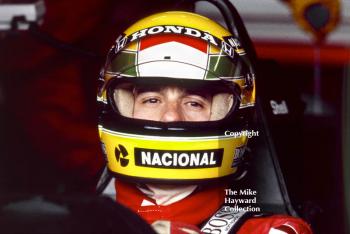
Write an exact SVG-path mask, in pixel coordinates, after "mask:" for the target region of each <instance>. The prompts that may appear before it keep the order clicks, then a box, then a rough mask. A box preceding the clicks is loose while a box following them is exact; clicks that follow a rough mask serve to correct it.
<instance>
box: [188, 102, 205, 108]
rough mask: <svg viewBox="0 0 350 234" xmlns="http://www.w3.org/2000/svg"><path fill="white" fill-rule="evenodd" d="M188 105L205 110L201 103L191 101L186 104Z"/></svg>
mask: <svg viewBox="0 0 350 234" xmlns="http://www.w3.org/2000/svg"><path fill="white" fill-rule="evenodd" d="M185 104H186V105H189V106H191V107H193V108H203V105H202V104H201V103H199V102H194V101H191V102H187V103H185Z"/></svg>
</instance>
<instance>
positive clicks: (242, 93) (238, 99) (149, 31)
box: [97, 11, 255, 184]
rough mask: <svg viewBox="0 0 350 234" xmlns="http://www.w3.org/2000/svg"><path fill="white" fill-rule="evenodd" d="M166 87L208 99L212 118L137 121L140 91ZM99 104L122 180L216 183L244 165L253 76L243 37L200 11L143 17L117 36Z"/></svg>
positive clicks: (111, 165)
mask: <svg viewBox="0 0 350 234" xmlns="http://www.w3.org/2000/svg"><path fill="white" fill-rule="evenodd" d="M162 85H177V86H181V87H185V88H186V89H191V90H202V91H203V90H204V91H205V92H206V93H207V94H210V95H211V97H212V103H211V110H210V117H209V119H208V120H205V121H172V122H162V121H156V120H147V119H136V118H134V117H133V111H134V102H135V100H134V98H135V89H137V88H139V87H148V88H152V87H159V86H162ZM135 87H136V88H135ZM97 101H98V103H99V105H100V107H101V109H100V118H99V126H98V127H99V135H100V139H101V143H102V149H103V152H104V154H105V156H106V160H107V167H108V169H109V171H110V172H111V173H113V174H115V176H116V177H119V178H124V179H129V181H134V182H143V183H146V182H147V183H162V182H164V183H167V184H186V183H201V182H208V181H217V180H219V179H222V178H227V177H231V176H233V175H236V174H237V171H238V169H239V168H240V164H241V161H242V155H243V153H244V151H245V148H246V144H247V141H248V137H249V134H248V133H249V132H248V130H249V116H251V114H252V110H253V109H252V108H253V107H254V104H255V76H254V71H253V68H252V66H251V63H250V61H249V59H248V58H247V55H246V53H245V50H244V49H243V48H242V46H241V44H240V42H239V40H238V39H237V38H236V37H235V36H234V35H232V34H231V33H230V32H228V31H227V30H226V29H225V28H224V27H222V26H221V25H219V24H217V23H215V22H214V21H212V20H210V19H208V18H206V17H203V16H201V15H198V14H194V13H189V12H181V11H170V12H164V13H158V14H154V15H151V16H149V17H146V18H144V19H141V20H140V21H138V22H136V23H135V24H133V25H132V26H131V27H129V28H128V29H127V30H126V31H125V32H124V33H123V34H122V35H120V36H119V37H118V38H117V40H116V42H115V44H114V45H113V46H112V48H111V49H110V51H109V53H108V56H107V61H106V63H105V66H104V68H103V69H102V71H101V73H100V76H99V90H98V96H97Z"/></svg>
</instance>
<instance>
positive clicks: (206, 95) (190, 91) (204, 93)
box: [185, 89, 212, 100]
mask: <svg viewBox="0 0 350 234" xmlns="http://www.w3.org/2000/svg"><path fill="white" fill-rule="evenodd" d="M185 92H186V94H187V95H196V96H200V97H202V98H204V99H207V100H211V99H212V95H211V94H210V93H209V92H207V91H204V90H196V89H185Z"/></svg>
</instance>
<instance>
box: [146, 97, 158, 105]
mask: <svg viewBox="0 0 350 234" xmlns="http://www.w3.org/2000/svg"><path fill="white" fill-rule="evenodd" d="M160 102H161V101H160V99H159V98H144V99H143V100H142V104H157V103H160Z"/></svg>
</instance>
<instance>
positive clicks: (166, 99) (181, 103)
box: [133, 86, 212, 122]
mask: <svg viewBox="0 0 350 234" xmlns="http://www.w3.org/2000/svg"><path fill="white" fill-rule="evenodd" d="M134 96H135V104H134V111H133V117H134V118H137V119H145V120H154V121H162V122H172V121H208V120H209V118H210V111H211V104H212V98H211V96H210V95H205V94H204V93H202V92H191V91H187V90H186V89H183V88H179V87H176V86H165V87H162V88H158V89H136V90H135V91H134Z"/></svg>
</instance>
